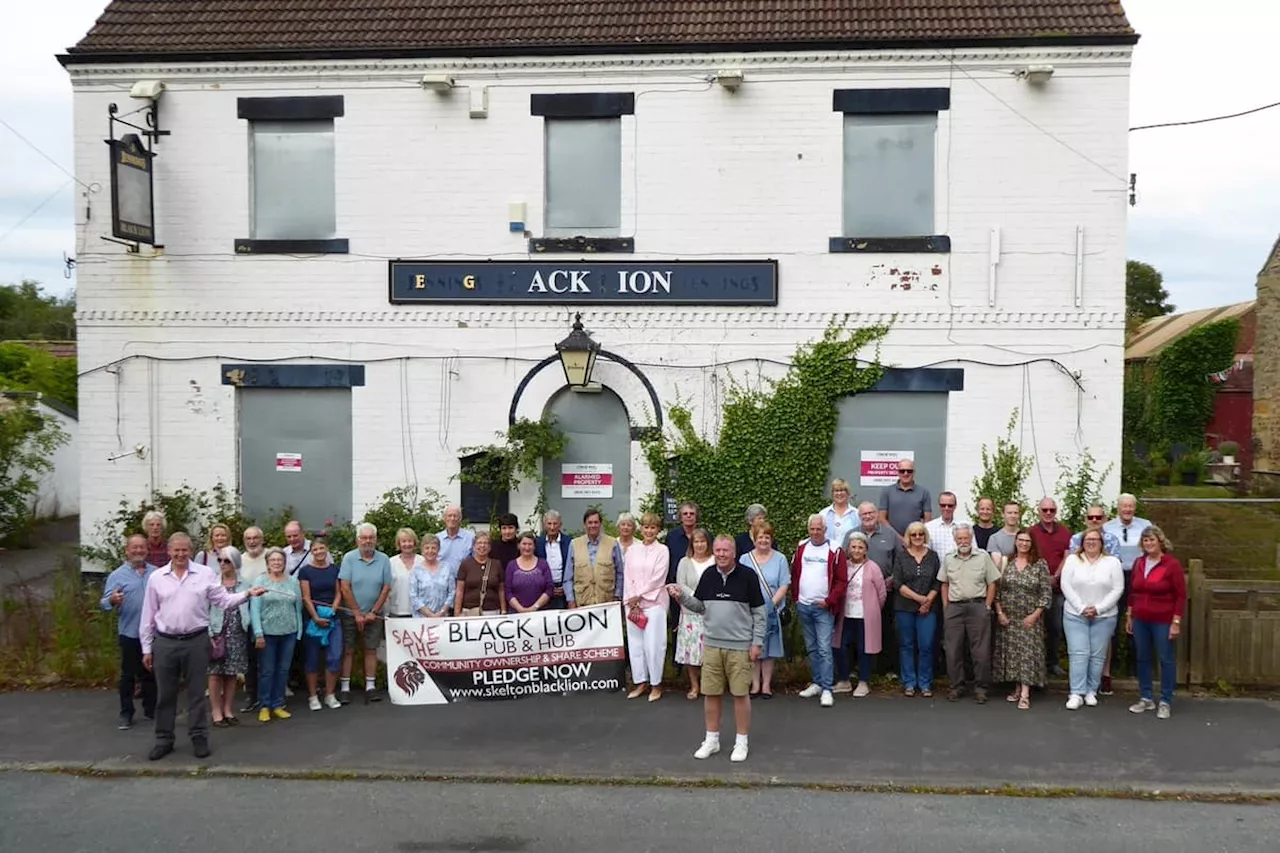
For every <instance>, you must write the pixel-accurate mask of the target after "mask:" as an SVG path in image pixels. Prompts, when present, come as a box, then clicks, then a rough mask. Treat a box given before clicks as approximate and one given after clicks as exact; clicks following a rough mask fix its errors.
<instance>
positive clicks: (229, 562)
mask: <svg viewBox="0 0 1280 853" xmlns="http://www.w3.org/2000/svg"><path fill="white" fill-rule="evenodd" d="M218 562H219V563H221V564H222V565H224V566H234V565H235V563H233V562H231V561H230V560H227V559H219V560H218Z"/></svg>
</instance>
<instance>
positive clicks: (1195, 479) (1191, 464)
mask: <svg viewBox="0 0 1280 853" xmlns="http://www.w3.org/2000/svg"><path fill="white" fill-rule="evenodd" d="M1174 468H1175V469H1176V470H1177V472H1178V474H1179V476H1180V477H1181V479H1182V485H1184V486H1195V485H1197V484H1199V482H1200V481H1201V480H1203V479H1204V470H1205V461H1204V458H1203V456H1202V454H1200V453H1184V454H1182V456H1181V457H1179V458H1178V462H1177V464H1176V465H1174Z"/></svg>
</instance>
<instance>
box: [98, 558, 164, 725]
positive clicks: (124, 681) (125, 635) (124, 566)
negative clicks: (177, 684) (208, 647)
mask: <svg viewBox="0 0 1280 853" xmlns="http://www.w3.org/2000/svg"><path fill="white" fill-rule="evenodd" d="M124 557H125V561H124V562H123V563H121V564H120V566H119V567H118V568H117V569H116V570H115V571H113V572H112V573H111V574H110V575H108V576H107V582H106V585H105V586H104V587H103V589H104V590H105V593H104V594H103V596H102V599H101V600H100V601H99V602H98V603H99V604H100V605H101V606H102V609H103V610H113V609H114V610H115V611H116V615H117V618H118V620H119V622H118V625H117V627H116V633H117V634H118V635H119V636H118V637H117V642H119V644H120V724H119V729H120V730H121V731H124V730H125V729H128V728H132V727H133V711H134V705H133V687H134V683H135V682H141V684H142V713H143V715H144V716H145V717H146V718H147V719H148V720H153V719H155V716H156V677H155V676H154V675H153V674H152V673H151V671H150V670H149V669H147V668H146V667H144V666H143V665H142V640H140V639H139V637H138V633H139V627H140V623H141V621H142V599H143V596H144V595H145V594H146V591H147V578H149V577H151V573H152V572H154V571H155V570H156V567H155V566H153V565H151V564H150V563H148V562H147V539H146V537H145V536H140V535H134V536H130V537H129V541H128V542H126V543H125V546H124Z"/></svg>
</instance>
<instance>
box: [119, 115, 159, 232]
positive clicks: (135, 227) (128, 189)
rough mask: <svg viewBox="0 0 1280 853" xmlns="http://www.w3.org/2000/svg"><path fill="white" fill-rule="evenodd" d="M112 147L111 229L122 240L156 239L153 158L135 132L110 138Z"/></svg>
mask: <svg viewBox="0 0 1280 853" xmlns="http://www.w3.org/2000/svg"><path fill="white" fill-rule="evenodd" d="M107 144H108V145H109V146H110V147H111V233H112V234H113V235H115V236H116V237H119V238H120V239H121V240H129V241H132V242H134V243H146V244H147V245H150V246H154V245H155V242H156V226H155V214H154V211H153V208H152V204H151V203H152V200H153V195H152V189H151V176H152V171H151V170H152V166H153V161H152V158H153V157H155V155H154V154H152V153H151V152H150V151H148V150H147V149H146V147H145V146H144V145H143V144H142V140H141V139H139V138H138V135H137V134H136V133H128V134H125V135H124V136H122V137H120V138H119V139H109V140H107Z"/></svg>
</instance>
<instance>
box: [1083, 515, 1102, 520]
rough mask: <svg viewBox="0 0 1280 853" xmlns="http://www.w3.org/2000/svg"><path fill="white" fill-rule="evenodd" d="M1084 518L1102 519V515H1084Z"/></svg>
mask: <svg viewBox="0 0 1280 853" xmlns="http://www.w3.org/2000/svg"><path fill="white" fill-rule="evenodd" d="M1085 518H1086V519H1088V520H1089V521H1102V516H1100V515H1086V516H1085Z"/></svg>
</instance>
